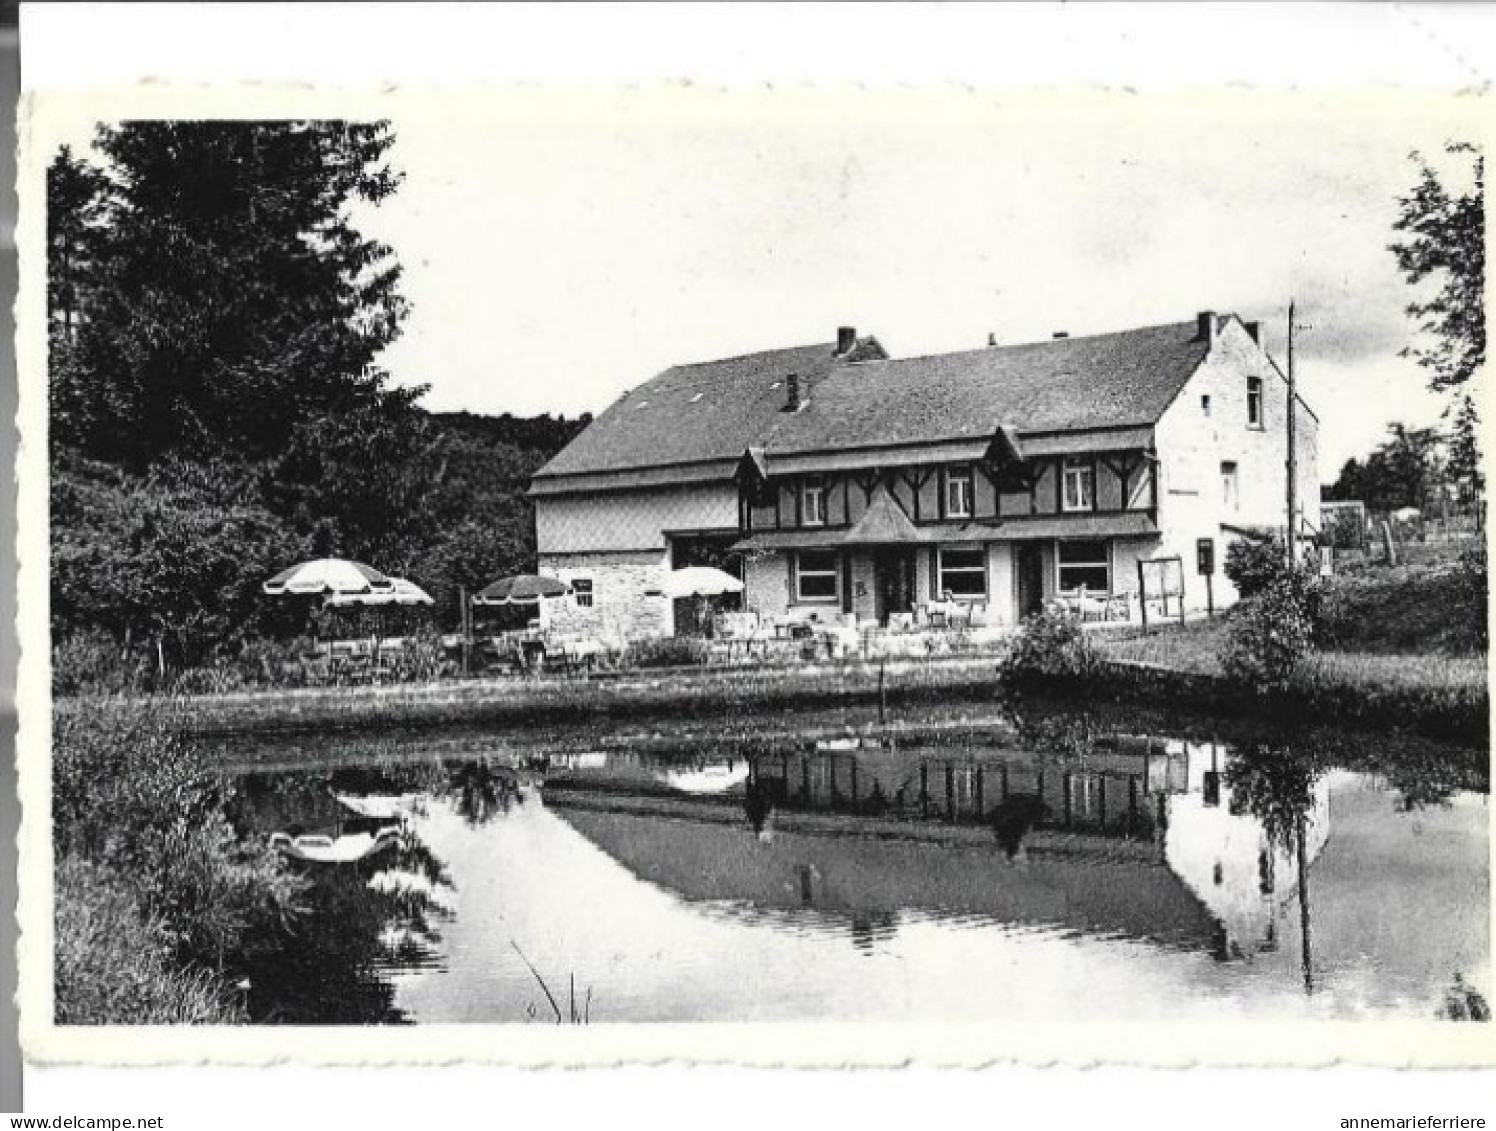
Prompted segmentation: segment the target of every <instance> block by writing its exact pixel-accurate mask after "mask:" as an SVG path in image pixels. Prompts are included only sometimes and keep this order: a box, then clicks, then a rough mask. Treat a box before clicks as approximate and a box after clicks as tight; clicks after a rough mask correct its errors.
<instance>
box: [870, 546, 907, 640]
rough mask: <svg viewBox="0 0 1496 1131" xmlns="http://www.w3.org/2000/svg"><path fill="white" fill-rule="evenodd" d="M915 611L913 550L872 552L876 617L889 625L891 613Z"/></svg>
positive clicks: (874, 613)
mask: <svg viewBox="0 0 1496 1131" xmlns="http://www.w3.org/2000/svg"><path fill="white" fill-rule="evenodd" d="M913 609H914V551H913V550H911V549H907V548H904V547H899V548H897V549H881V550H876V551H874V553H873V616H875V617H877V618H878V623H879V624H887V623H888V615H889V614H890V613H907V612H911V611H912V610H913Z"/></svg>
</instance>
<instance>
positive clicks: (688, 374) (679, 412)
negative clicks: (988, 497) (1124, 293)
mask: <svg viewBox="0 0 1496 1131" xmlns="http://www.w3.org/2000/svg"><path fill="white" fill-rule="evenodd" d="M1208 352H1209V343H1207V342H1206V341H1204V340H1202V339H1201V338H1200V337H1199V334H1198V324H1197V322H1195V321H1193V320H1192V321H1189V322H1179V323H1173V324H1170V325H1167V326H1151V327H1146V328H1143V329H1138V330H1125V331H1121V332H1118V333H1112V334H1098V335H1095V336H1092V337H1076V338H1062V339H1056V340H1051V341H1044V342H1035V343H1032V344H1029V345H1014V346H1002V347H988V348H986V349H978V350H968V351H965V352H962V353H949V354H937V355H933V356H929V357H916V358H908V359H904V360H888V359H887V358H886V355H885V354H884V352H883V350H882V347H881V346H879V345H878V343H877V340H876V339H871V338H864V339H860V340H859V342H858V347H857V349H855V350H854V351H853V352H852V354H851V355H850V357H849V358H848V359H844V360H839V359H837V358H835V357H834V356H833V353H834V347H833V346H832V345H830V344H829V343H828V344H824V345H815V346H801V347H797V348H794V349H783V350H770V351H767V352H765V353H756V354H748V355H746V356H743V357H735V358H727V359H725V360H723V361H713V362H706V363H703V364H699V365H680V366H676V367H674V368H672V369H668V370H666V371H665V372H664V373H662V374H660V375H659V376H658V377H656V378H654V379H653V380H651V381H648V382H646V383H645V384H644V385H642V386H641V387H639V388H638V389H635V390H634V391H633V392H631V393H629V394H628V395H626V396H624V397H623V398H621V399H620V400H619V401H617V402H616V403H615V404H614V405H613V406H612V407H610V408H609V409H608V410H607V411H606V412H604V413H603V414H602V415H601V416H600V417H598V419H597V420H596V421H594V422H593V423H592V425H591V427H589V428H588V429H587V430H586V431H585V432H583V433H582V434H581V435H580V436H578V437H577V438H576V439H575V440H574V441H572V443H571V444H570V445H569V446H568V447H567V448H566V449H565V450H563V451H562V452H561V453H560V454H559V455H557V456H556V457H555V459H553V460H551V462H550V463H548V464H547V465H546V466H545V467H544V468H542V469H541V471H540V472H539V473H538V475H537V476H536V479H537V488H540V486H541V484H542V483H543V481H544V480H546V479H547V478H553V477H557V476H568V475H580V474H587V473H594V472H618V471H628V470H633V469H638V468H641V467H659V466H663V465H669V464H688V463H704V462H709V461H728V460H731V461H733V462H734V463H736V461H737V460H738V459H739V458H740V457H741V456H742V455H743V452H744V451H745V450H746V449H748V448H749V447H761V448H763V449H764V452H765V453H766V455H767V457H768V459H769V460H770V461H772V460H773V459H774V457H775V456H784V455H789V454H793V453H804V452H826V451H845V450H856V449H860V448H871V447H879V446H887V445H903V444H918V443H934V442H939V441H959V440H977V439H986V438H988V437H990V436H992V435H993V433H994V432H995V431H996V430H997V429H998V428H999V427H1000V426H1007V427H1008V428H1009V429H1011V430H1012V431H1013V432H1015V433H1017V434H1020V435H1029V434H1036V433H1044V432H1068V431H1076V430H1083V429H1107V428H1118V429H1120V428H1127V427H1139V426H1142V427H1147V426H1151V425H1152V424H1154V423H1155V422H1156V421H1157V420H1158V418H1159V417H1160V416H1162V415H1163V412H1164V410H1165V409H1166V408H1167V407H1168V406H1169V404H1170V403H1171V402H1172V401H1173V399H1174V397H1175V396H1176V395H1177V393H1178V392H1179V389H1180V388H1181V387H1182V386H1183V385H1184V383H1185V382H1186V381H1187V380H1188V379H1189V377H1190V375H1191V374H1192V373H1194V371H1195V369H1196V368H1197V367H1198V366H1199V364H1200V362H1201V361H1203V360H1204V359H1205V356H1206V354H1207V353H1208ZM864 359H865V360H864ZM790 373H796V374H798V375H799V379H800V384H801V395H802V398H803V400H804V402H805V403H804V405H803V407H802V408H801V409H800V410H799V411H796V412H784V411H782V409H783V406H784V403H785V397H786V388H785V378H786V377H787V375H788V374H790ZM729 473H730V471H729Z"/></svg>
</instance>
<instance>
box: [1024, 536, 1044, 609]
mask: <svg viewBox="0 0 1496 1131" xmlns="http://www.w3.org/2000/svg"><path fill="white" fill-rule="evenodd" d="M1043 606H1044V554H1043V551H1042V550H1041V549H1040V547H1039V544H1038V543H1037V542H1021V543H1019V545H1018V615H1019V617H1026V616H1028V615H1029V614H1030V613H1037V612H1038V611H1039V610H1040V609H1041V608H1042V607H1043Z"/></svg>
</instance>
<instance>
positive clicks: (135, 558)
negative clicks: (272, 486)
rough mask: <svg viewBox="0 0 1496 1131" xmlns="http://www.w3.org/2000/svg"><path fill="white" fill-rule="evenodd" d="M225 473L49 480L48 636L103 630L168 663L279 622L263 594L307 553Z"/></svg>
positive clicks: (85, 470) (58, 470)
mask: <svg viewBox="0 0 1496 1131" xmlns="http://www.w3.org/2000/svg"><path fill="white" fill-rule="evenodd" d="M248 492H249V487H248V486H247V484H246V482H245V481H244V480H243V479H242V478H239V477H237V476H235V475H233V474H231V473H226V472H224V471H222V470H221V469H216V470H215V469H212V468H204V467H201V466H195V465H190V464H187V465H180V464H166V465H162V466H160V467H158V468H157V469H155V470H154V471H153V472H152V473H151V474H150V475H149V476H146V477H135V476H130V475H126V474H124V473H122V472H120V471H119V470H117V469H114V468H110V467H108V466H107V465H100V464H90V463H85V462H81V461H77V462H73V463H70V464H64V465H62V466H54V468H53V473H52V612H53V627H54V633H55V635H57V636H58V637H63V636H66V635H68V634H70V633H72V632H75V631H78V630H80V629H87V628H99V629H103V630H105V631H107V632H109V633H110V634H111V635H113V636H114V637H115V638H116V639H117V640H121V641H124V640H131V641H135V642H139V643H141V644H145V643H146V642H149V641H160V642H161V644H162V648H163V650H164V653H165V658H166V659H167V660H168V661H169V662H172V663H183V662H186V663H191V662H196V661H198V660H200V659H202V658H203V657H204V656H205V655H206V653H207V652H208V651H209V650H211V648H212V647H213V646H214V645H216V644H218V643H220V642H222V641H225V640H227V639H230V638H232V637H234V636H236V635H240V634H242V633H244V632H245V631H248V630H250V629H253V628H256V627H269V626H270V625H271V623H273V621H274V619H275V618H277V617H278V616H284V615H285V613H286V607H285V605H284V604H280V605H273V604H272V603H270V602H269V601H267V599H266V598H265V596H264V594H263V593H261V592H260V588H259V583H260V582H261V581H263V580H264V579H265V578H267V577H270V576H271V575H272V574H274V573H275V572H276V571H278V570H280V569H282V568H284V567H285V565H286V564H287V563H288V562H293V561H295V560H297V559H298V558H300V557H302V556H304V554H305V550H306V546H305V543H304V541H303V540H302V539H301V538H300V537H299V536H298V535H297V534H296V533H295V532H294V531H292V530H291V529H289V528H288V527H287V526H286V525H285V524H284V523H283V522H281V521H280V520H279V519H278V518H276V517H275V516H274V515H272V514H271V513H270V512H269V511H267V510H266V509H265V508H264V507H262V506H259V505H257V504H256V503H254V502H252V501H250V497H249V494H248Z"/></svg>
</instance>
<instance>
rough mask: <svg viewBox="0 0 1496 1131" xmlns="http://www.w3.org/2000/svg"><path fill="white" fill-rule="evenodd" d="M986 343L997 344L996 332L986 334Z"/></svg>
mask: <svg viewBox="0 0 1496 1131" xmlns="http://www.w3.org/2000/svg"><path fill="white" fill-rule="evenodd" d="M987 344H988V345H989V346H995V345H997V335H996V334H988V335H987Z"/></svg>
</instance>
